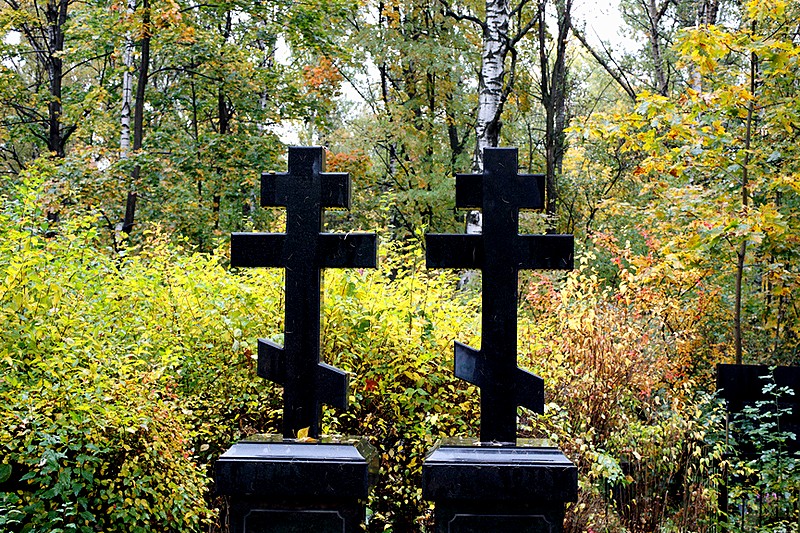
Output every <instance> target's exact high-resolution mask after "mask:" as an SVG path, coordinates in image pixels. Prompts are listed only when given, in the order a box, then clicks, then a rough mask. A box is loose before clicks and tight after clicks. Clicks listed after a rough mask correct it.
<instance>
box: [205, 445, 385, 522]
mask: <svg viewBox="0 0 800 533" xmlns="http://www.w3.org/2000/svg"><path fill="white" fill-rule="evenodd" d="M377 466H378V462H377V454H376V452H375V449H374V448H373V447H372V446H370V445H369V443H368V442H367V441H366V439H362V438H326V439H323V440H320V441H314V442H300V441H297V440H290V439H283V437H281V436H278V435H264V436H256V437H255V438H251V439H249V440H245V441H242V442H239V443H237V444H234V445H233V446H232V447H231V448H230V449H229V450H228V451H227V452H225V453H224V454H223V455H222V456H221V457H220V458H219V459H218V460H217V463H216V465H215V475H214V480H215V482H216V490H217V494H220V495H223V496H226V497H228V500H229V503H230V528H231V532H232V533H295V532H297V533H300V532H303V533H305V532H308V531H315V532H319V533H328V532H330V533H333V532H336V533H351V532H360V531H362V529H361V524H362V523H363V522H364V519H365V514H366V500H367V495H368V493H369V488H370V486H371V485H372V482H373V480H374V476H375V475H376V473H377Z"/></svg>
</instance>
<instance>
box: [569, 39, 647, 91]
mask: <svg viewBox="0 0 800 533" xmlns="http://www.w3.org/2000/svg"><path fill="white" fill-rule="evenodd" d="M570 28H571V29H572V34H573V35H575V37H577V38H578V40H579V41H580V42H581V44H582V45H583V47H584V48H585V49H586V50H587V51H588V52H589V53H590V54H592V57H594V58H595V60H596V61H597V62H598V63H600V66H601V67H603V68H604V69H605V71H606V72H608V74H609V76H611V77H612V78H614V81H616V82H617V84H619V86H620V87H621V88H622V90H623V91H625V93H626V94H627V95H628V96H629V97H630V98H631V100H633V101H634V102H635V101H636V91H634V90H633V87H631V84H630V83H629V82H628V80H627V78H625V75H624V74H623V73H622V72H621V71H620V70H617V69H616V68H613V67H612V65H611V64H610V63H609V61H608V60H606V59H605V58H604V57H603V56H601V55H600V54H599V53H598V52H597V50H595V49H594V47H593V46H592V45H590V44H589V42H588V41H587V40H586V37H585V36H584V35H583V34H582V33H581V32H580V31H578V29H577V28H576V27H575V25H574V24H570ZM606 53H607V54H608V51H606ZM608 56H609V60H610V61H612V62H613V61H614V58H612V57H611V54H608Z"/></svg>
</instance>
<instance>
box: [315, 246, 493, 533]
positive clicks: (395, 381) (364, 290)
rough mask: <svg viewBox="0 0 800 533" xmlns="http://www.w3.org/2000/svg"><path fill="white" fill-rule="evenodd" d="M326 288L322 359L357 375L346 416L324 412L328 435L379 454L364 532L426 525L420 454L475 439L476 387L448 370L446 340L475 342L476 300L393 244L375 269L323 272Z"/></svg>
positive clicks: (450, 348) (450, 278)
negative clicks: (362, 443) (355, 440)
mask: <svg viewBox="0 0 800 533" xmlns="http://www.w3.org/2000/svg"><path fill="white" fill-rule="evenodd" d="M326 282H327V284H326V285H327V286H328V287H329V289H327V290H326V295H325V305H324V315H325V325H324V328H323V340H324V349H325V353H326V354H327V355H326V359H327V361H328V362H331V363H332V364H335V365H336V366H339V367H341V368H344V369H347V370H350V371H352V372H353V373H354V376H353V379H354V381H353V382H351V397H350V401H351V406H350V409H349V410H348V411H347V412H346V413H336V414H335V416H330V415H333V413H328V415H329V416H328V418H327V419H326V420H327V423H326V427H327V428H328V429H329V430H330V431H332V432H335V433H344V434H355V435H365V436H367V437H368V438H369V439H370V441H371V442H372V443H373V445H375V446H376V447H377V448H378V451H379V453H380V457H381V471H380V476H379V480H378V482H377V484H376V489H375V492H374V494H373V495H372V497H371V499H370V503H369V508H370V511H371V513H372V516H371V520H370V525H369V530H370V531H384V530H385V528H387V527H390V528H393V530H394V531H412V530H420V528H421V527H422V525H423V524H424V523H428V521H429V520H430V515H429V506H430V504H429V503H428V502H425V501H423V500H422V461H423V459H424V457H425V454H426V453H427V452H428V450H429V449H430V447H431V446H432V445H433V443H434V442H435V441H436V439H438V438H440V437H448V436H457V435H459V436H465V435H475V434H476V429H477V427H476V423H477V389H476V388H475V387H473V386H469V385H468V384H466V383H464V382H462V381H460V380H457V379H456V378H455V377H453V375H452V373H451V371H450V369H451V368H452V364H453V340H455V339H458V340H460V341H462V342H470V343H472V342H477V339H476V337H475V334H476V330H477V328H478V326H479V321H478V320H477V317H478V315H477V314H476V310H477V308H478V306H479V299H478V297H477V296H476V295H475V294H470V293H460V292H458V291H457V290H456V285H457V284H456V279H454V278H453V276H452V275H443V274H442V275H440V274H435V273H432V272H429V271H425V270H424V259H423V257H422V256H421V254H420V252H419V251H418V250H417V251H414V250H402V249H398V248H397V247H394V246H390V247H389V248H388V249H384V250H383V251H382V257H381V268H380V270H378V271H374V272H370V271H354V270H345V271H336V272H335V273H333V272H330V273H328V274H327V275H326Z"/></svg>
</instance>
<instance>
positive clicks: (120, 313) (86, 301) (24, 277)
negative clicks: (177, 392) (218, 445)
mask: <svg viewBox="0 0 800 533" xmlns="http://www.w3.org/2000/svg"><path fill="white" fill-rule="evenodd" d="M34 200H35V199H34V198H33V197H31V196H23V197H21V198H20V199H19V201H17V202H13V201H9V200H7V199H6V200H4V202H3V211H2V214H0V219H1V220H2V224H1V225H2V229H1V230H0V231H2V239H1V240H0V241H1V242H2V244H0V278H2V279H3V286H2V293H0V301H2V305H0V324H1V325H2V328H3V331H4V341H3V344H2V346H0V363H1V364H2V368H3V372H2V377H0V398H2V401H0V406H1V407H0V409H2V418H3V421H4V423H3V426H2V427H0V449H2V457H3V459H2V463H3V470H4V472H5V475H4V477H6V478H7V483H9V484H10V485H11V486H12V489H11V490H9V491H7V492H1V493H0V508H2V509H3V511H4V512H2V513H0V525H2V529H3V530H10V531H25V532H27V531H41V530H47V531H86V532H88V531H97V530H98V528H99V529H100V530H108V531H192V530H199V529H200V527H201V525H202V524H203V523H205V522H206V521H207V520H208V518H209V511H208V508H207V506H206V504H205V503H204V499H203V498H204V495H205V491H206V482H205V480H204V473H203V471H202V469H201V468H200V467H199V466H198V465H197V464H196V463H195V462H193V461H192V458H191V448H190V446H189V442H188V437H189V435H190V434H191V432H190V425H189V423H188V421H187V418H186V417H185V415H184V413H183V412H182V406H181V405H180V402H179V401H177V398H176V397H175V396H174V395H172V394H170V393H169V388H170V387H171V386H173V385H174V376H171V375H170V374H169V372H167V370H168V368H169V365H170V364H173V363H172V361H171V360H170V358H169V356H168V354H165V353H153V352H149V351H148V347H147V345H146V343H140V342H139V339H137V335H136V332H135V331H133V330H130V329H128V327H127V324H126V320H127V317H128V316H131V315H135V313H136V312H137V309H136V307H129V306H130V305H131V304H133V305H134V306H136V304H137V303H138V302H137V300H140V298H141V293H140V292H139V291H141V290H142V289H143V287H142V286H139V287H137V288H136V289H135V290H131V291H130V292H127V291H125V290H124V289H123V290H121V291H120V292H116V291H105V290H104V289H105V288H106V287H108V286H111V285H112V284H113V285H115V286H118V285H120V282H122V281H123V277H122V272H123V270H121V269H120V264H119V263H118V262H115V261H114V260H113V259H112V258H110V257H107V256H105V255H104V254H103V253H101V252H99V251H98V246H97V244H98V241H97V235H96V231H95V230H94V229H93V228H92V225H91V222H90V221H89V220H86V219H76V220H74V221H71V222H69V223H65V224H64V225H62V226H61V227H60V234H59V236H57V237H53V238H48V237H47V236H46V235H47V233H46V230H47V228H46V227H44V226H43V225H42V224H41V222H38V221H41V220H43V219H42V218H41V217H40V216H38V217H37V216H36V215H37V214H38V215H41V213H36V212H34V211H33V210H32V209H31V208H33V207H35V203H34V202H33V201H34ZM126 292H127V293H126ZM135 296H139V298H135Z"/></svg>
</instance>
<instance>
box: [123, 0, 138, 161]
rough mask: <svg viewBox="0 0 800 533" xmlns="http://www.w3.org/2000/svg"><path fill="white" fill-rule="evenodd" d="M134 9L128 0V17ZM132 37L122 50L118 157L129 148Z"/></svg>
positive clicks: (134, 4) (133, 2)
mask: <svg viewBox="0 0 800 533" xmlns="http://www.w3.org/2000/svg"><path fill="white" fill-rule="evenodd" d="M135 11H136V0H128V11H127V14H128V16H129V17H132V16H133V14H134V12H135ZM133 48H134V43H133V37H132V36H131V35H127V36H126V37H125V49H124V50H123V52H122V66H123V67H124V70H123V72H122V110H121V111H120V134H119V151H120V158H122V159H126V158H127V157H128V151H129V150H130V148H131V107H132V102H133V68H134V67H133Z"/></svg>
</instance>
